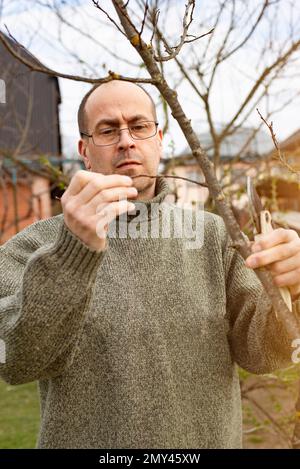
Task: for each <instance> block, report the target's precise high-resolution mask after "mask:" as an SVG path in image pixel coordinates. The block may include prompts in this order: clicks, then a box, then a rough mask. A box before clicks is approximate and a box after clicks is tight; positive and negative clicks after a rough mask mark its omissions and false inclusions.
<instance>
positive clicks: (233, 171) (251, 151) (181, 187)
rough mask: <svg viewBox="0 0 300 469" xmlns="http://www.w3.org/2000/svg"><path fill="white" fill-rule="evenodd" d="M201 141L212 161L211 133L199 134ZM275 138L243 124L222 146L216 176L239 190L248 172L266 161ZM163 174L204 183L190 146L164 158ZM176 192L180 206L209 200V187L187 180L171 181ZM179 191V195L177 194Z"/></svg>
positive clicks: (225, 139)
mask: <svg viewBox="0 0 300 469" xmlns="http://www.w3.org/2000/svg"><path fill="white" fill-rule="evenodd" d="M199 140H200V143H201V146H202V148H203V149H204V150H205V152H206V154H207V156H208V157H209V158H210V160H211V161H212V160H213V156H214V147H213V144H212V138H211V135H210V134H209V133H200V134H199ZM271 146H272V141H271V139H270V138H268V135H267V134H266V133H265V132H263V131H259V132H256V131H255V130H254V129H252V128H244V127H240V128H237V129H235V131H234V132H233V133H232V134H230V135H228V136H227V137H226V138H224V140H223V141H222V143H221V145H220V156H221V163H222V164H221V165H220V166H219V168H218V171H217V177H218V179H219V180H220V179H221V178H222V184H223V185H224V186H228V187H230V188H231V189H232V191H237V190H238V188H239V187H240V185H241V184H245V173H246V172H249V173H250V174H251V173H253V168H255V167H256V166H257V165H259V164H260V163H261V162H262V161H263V157H264V155H265V154H268V153H269V152H270V149H271ZM162 163H163V173H164V174H169V175H177V176H181V177H186V178H188V179H191V180H193V181H196V182H204V180H205V178H204V175H203V173H202V170H201V168H200V166H199V164H198V162H197V161H196V159H195V158H194V157H193V155H192V154H191V152H190V150H189V149H186V150H185V151H183V152H182V153H181V154H180V155H177V156H175V157H174V158H170V159H164V160H163V161H162ZM170 185H171V186H172V188H173V191H174V201H176V202H177V203H178V204H180V205H186V206H193V204H195V203H196V202H200V203H202V204H205V203H207V202H208V196H209V193H208V189H206V188H203V187H200V186H197V185H195V184H193V183H190V182H188V181H184V180H174V182H173V183H170ZM175 194H176V195H175Z"/></svg>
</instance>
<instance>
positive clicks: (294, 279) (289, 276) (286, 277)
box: [273, 269, 300, 287]
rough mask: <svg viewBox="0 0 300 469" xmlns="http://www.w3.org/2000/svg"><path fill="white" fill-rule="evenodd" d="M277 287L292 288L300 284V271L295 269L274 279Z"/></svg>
mask: <svg viewBox="0 0 300 469" xmlns="http://www.w3.org/2000/svg"><path fill="white" fill-rule="evenodd" d="M273 281H274V283H275V285H276V286H277V287H292V286H293V285H298V286H299V284H300V269H295V270H292V271H290V272H286V273H284V274H281V275H277V276H276V277H274V278H273Z"/></svg>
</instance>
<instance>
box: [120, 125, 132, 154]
mask: <svg viewBox="0 0 300 469" xmlns="http://www.w3.org/2000/svg"><path fill="white" fill-rule="evenodd" d="M120 130H121V132H120V137H119V138H120V139H119V143H118V148H119V149H120V150H124V148H133V147H135V141H134V139H133V138H132V137H131V135H130V132H129V129H126V128H125V129H120Z"/></svg>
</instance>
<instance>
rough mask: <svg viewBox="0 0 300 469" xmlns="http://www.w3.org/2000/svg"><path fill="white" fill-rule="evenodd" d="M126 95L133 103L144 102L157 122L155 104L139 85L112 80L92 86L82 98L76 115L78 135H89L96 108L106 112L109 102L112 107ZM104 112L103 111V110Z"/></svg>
mask: <svg viewBox="0 0 300 469" xmlns="http://www.w3.org/2000/svg"><path fill="white" fill-rule="evenodd" d="M124 94H125V95H126V96H128V98H129V99H130V97H131V98H132V100H133V101H144V102H145V103H144V104H145V105H146V107H147V106H148V107H149V110H150V116H151V119H152V118H153V119H154V120H155V121H157V115H156V108H155V103H154V101H153V99H152V97H151V95H150V94H149V93H148V92H147V91H146V90H145V89H144V88H143V87H142V86H141V85H139V84H136V83H131V82H127V81H122V80H112V81H109V82H107V83H100V84H99V85H98V84H97V85H95V86H93V87H92V88H91V89H90V90H89V91H88V92H87V93H86V95H85V96H84V97H83V99H82V101H81V103H80V106H79V109H78V114H77V119H78V128H79V133H80V134H81V133H82V132H85V133H90V132H92V130H93V129H91V127H90V115H91V113H92V114H94V113H95V110H96V108H97V110H98V112H101V111H102V109H103V106H104V107H105V110H106V111H107V108H108V107H109V103H110V101H111V104H112V106H113V105H116V104H117V100H118V97H119V96H120V95H124ZM103 111H104V109H103Z"/></svg>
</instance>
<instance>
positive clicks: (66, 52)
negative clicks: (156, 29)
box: [0, 0, 300, 156]
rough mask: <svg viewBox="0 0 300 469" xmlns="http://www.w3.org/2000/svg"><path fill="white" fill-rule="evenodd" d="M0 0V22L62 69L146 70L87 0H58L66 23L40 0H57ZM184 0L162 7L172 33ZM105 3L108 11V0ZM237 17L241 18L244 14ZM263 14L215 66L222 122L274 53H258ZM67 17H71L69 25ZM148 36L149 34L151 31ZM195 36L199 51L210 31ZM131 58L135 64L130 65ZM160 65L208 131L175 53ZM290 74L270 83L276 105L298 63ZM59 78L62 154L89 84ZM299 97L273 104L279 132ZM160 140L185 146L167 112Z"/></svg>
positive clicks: (289, 123) (73, 145) (286, 130)
mask: <svg viewBox="0 0 300 469" xmlns="http://www.w3.org/2000/svg"><path fill="white" fill-rule="evenodd" d="M3 1H4V10H3V12H2V18H1V21H0V28H1V30H3V31H5V25H6V26H7V27H8V29H9V31H10V33H11V34H12V35H13V36H14V37H16V39H17V40H18V41H19V42H20V43H22V44H23V45H24V46H26V47H27V48H28V49H29V50H30V51H31V52H32V53H33V54H34V55H35V56H36V57H38V58H39V59H40V60H41V61H42V62H43V63H45V64H46V65H47V66H49V67H52V68H54V69H55V70H57V71H61V72H65V73H70V74H79V75H85V76H87V75H88V76H92V77H99V76H104V75H106V74H107V70H113V71H115V72H117V73H121V74H123V75H129V76H140V77H141V76H144V77H145V76H148V75H147V73H146V71H145V69H144V68H143V67H141V66H140V65H141V59H140V58H139V56H138V55H137V53H136V51H135V50H134V49H133V48H132V47H131V46H130V44H128V43H127V42H126V40H125V39H124V37H123V36H122V35H121V33H119V32H118V31H116V29H115V28H114V27H113V26H112V25H111V24H108V22H107V19H106V18H105V16H104V15H103V14H100V12H99V11H98V10H97V9H96V8H95V7H94V6H93V5H92V2H91V1H90V0H83V1H81V0H65V1H64V2H58V3H60V4H62V7H63V8H62V9H61V13H62V18H63V21H64V23H62V22H61V21H60V20H59V19H58V18H57V16H56V15H55V14H54V13H53V11H51V10H50V9H49V8H45V7H44V6H43V7H42V6H41V5H40V2H41V3H43V4H45V3H47V2H48V1H49V2H51V3H53V1H54V3H55V0H40V1H33V0H23V1H22V0H21V1H19V2H15V1H14V0H9V1H8V0H3ZM132 1H133V0H131V2H132ZM207 1H208V0H199V1H198V2H197V8H196V11H195V14H194V17H195V20H194V23H193V24H194V26H193V30H192V32H193V33H194V34H197V35H198V34H199V30H200V33H203V32H206V31H207V29H205V27H207V28H208V27H210V26H211V23H212V21H210V17H209V16H207V15H208V14H206V12H207V11H208V9H206V6H207ZM56 3H57V2H56ZM100 3H101V2H100ZM166 3H168V2H167V1H164V4H166ZM185 3H186V2H185V1H182V0H178V1H170V2H169V9H168V11H167V13H164V11H163V9H162V12H161V16H160V23H159V24H160V25H161V27H162V28H165V29H166V30H167V34H168V36H169V37H170V38H172V37H173V36H174V35H175V37H177V38H178V37H179V35H180V31H181V29H180V23H179V22H178V18H179V13H182V11H183V7H184V4H185ZM237 3H240V4H241V5H242V4H243V3H244V4H248V5H249V4H252V5H253V6H255V4H256V3H258V0H250V1H249V2H242V1H241V0H240V2H237ZM281 3H282V9H281V10H280V15H279V16H280V18H279V20H278V27H277V31H275V32H274V38H273V44H275V46H274V47H275V48H276V46H277V42H278V44H279V42H280V41H279V40H280V35H281V36H282V38H283V36H285V35H286V34H287V28H288V26H289V24H290V22H291V19H290V18H288V17H287V18H285V17H284V14H285V12H286V11H287V6H288V4H289V3H290V0H281ZM102 4H103V5H105V6H106V7H107V8H108V11H109V12H110V13H111V14H112V15H113V11H112V9H111V6H110V2H109V0H105V2H102ZM298 5H299V3H298ZM241 11H242V10H241ZM203 12H204V13H203ZM228 14H230V11H228V12H225V16H224V19H223V21H224V28H225V20H226V15H228ZM297 14H298V12H297ZM205 15H206V17H205ZM295 15H296V13H295ZM270 18H271V17H270ZM239 20H240V21H241V26H242V21H243V15H242V14H241V15H240V17H239ZM267 20H268V18H267ZM267 20H266V24H265V25H264V26H263V27H262V29H261V31H260V34H258V35H257V37H256V38H255V40H254V41H251V43H250V44H247V46H246V47H245V48H243V49H242V50H241V51H240V52H239V53H238V54H237V55H236V56H234V58H233V59H232V60H231V59H229V60H228V62H224V65H222V66H221V67H220V73H218V74H217V75H216V79H215V84H214V88H213V94H212V96H211V107H212V114H213V120H214V121H215V122H216V123H218V126H219V127H221V126H222V124H223V123H224V122H226V121H228V120H229V119H230V117H232V115H233V114H234V112H235V109H236V108H237V106H238V103H239V102H240V100H241V97H242V96H245V95H246V94H247V92H248V90H249V86H250V83H251V80H252V78H253V77H254V76H256V74H258V73H259V72H260V71H261V70H262V68H263V67H265V66H266V65H268V61H269V60H270V61H271V54H269V55H268V53H266V54H265V55H264V57H263V60H262V61H261V62H260V61H259V51H260V48H261V46H262V44H264V40H265V38H264V34H265V32H266V29H267V27H268V25H267ZM280 21H281V23H280ZM204 23H205V24H204ZM68 25H71V27H70V26H68ZM166 25H167V28H166ZM222 26H223V25H222V22H221V24H220V25H219V30H220V33H219V36H218V37H217V39H216V41H215V47H217V45H218V42H219V43H220V41H222V34H221V33H222ZM246 27H247V25H245V26H244V28H246ZM75 28H80V29H81V30H82V33H81V34H79V32H78V31H76V30H75ZM278 30H279V32H278ZM297 33H298V32H297V31H296V34H297ZM89 37H91V38H92V39H93V41H91V40H90V39H89ZM145 37H146V38H148V39H149V35H148V36H147V35H146V36H145ZM298 37H300V35H299V36H298ZM200 41H203V43H201V44H200V45H198V44H199V43H194V44H195V47H194V50H195V52H194V54H196V56H197V54H198V50H199V56H200V50H202V49H201V48H202V47H204V46H205V44H206V43H207V41H208V39H207V38H203V39H201V40H200ZM276 41H277V42H276ZM107 48H109V49H110V51H111V53H112V55H111V54H109V53H108V52H107V50H106V49H107ZM198 48H199V49H198ZM180 57H181V60H182V61H183V62H184V63H186V62H188V61H190V60H192V54H191V53H190V52H189V49H188V46H184V47H183V49H182V52H181V56H180ZM78 58H79V60H78ZM131 64H135V66H133V65H131ZM164 66H165V70H166V73H167V74H168V75H167V76H168V77H169V79H170V83H171V85H172V86H174V85H178V96H179V100H180V102H181V104H182V106H183V109H184V111H185V112H186V114H187V115H188V116H189V118H191V120H192V124H193V125H194V126H195V129H196V130H197V131H198V132H205V131H206V130H207V123H206V119H205V114H204V111H203V109H202V107H201V105H200V103H199V99H198V97H197V96H196V95H195V93H192V92H191V89H190V87H189V86H188V85H187V83H186V82H185V81H180V77H179V74H178V69H177V68H176V65H175V64H174V62H173V61H172V62H171V61H169V62H166V63H165V64H164ZM290 75H291V76H290V78H289V79H287V78H285V79H284V80H285V81H284V80H283V79H282V80H281V81H279V83H278V87H277V88H276V87H275V88H274V90H273V97H271V98H270V100H273V101H272V102H273V104H272V105H273V106H274V103H275V107H277V108H278V109H280V105H281V103H282V102H284V101H285V100H287V99H288V98H289V96H291V95H292V90H297V87H299V82H300V80H299V79H298V74H297V68H296V65H295V67H294V69H293V70H291V72H290ZM59 85H60V90H61V96H62V104H61V106H60V123H61V131H62V135H63V142H64V151H65V154H66V155H67V156H73V155H76V154H77V140H78V131H77V127H76V112H77V108H78V105H79V103H80V101H81V99H82V97H83V95H84V94H85V92H86V91H88V89H89V87H90V85H88V84H84V83H80V82H74V81H70V80H64V79H59ZM148 89H149V88H148ZM276 93H277V94H276ZM151 94H152V95H153V97H154V99H155V101H156V102H159V97H158V93H157V90H155V89H153V87H151ZM299 104H300V100H299V97H298V98H297V99H294V100H293V101H292V102H291V103H290V104H289V106H288V107H287V108H285V109H283V110H282V111H278V112H277V113H276V114H275V115H274V116H273V125H274V129H275V131H276V134H277V137H278V138H279V139H281V140H282V139H284V138H286V137H287V136H288V135H290V134H291V133H292V132H293V131H295V130H297V129H298V128H299V127H300V122H299V118H298V114H299ZM260 106H261V107H260V110H261V111H262V112H264V111H265V109H266V103H262V104H261V105H260ZM158 115H159V120H160V121H163V113H162V109H161V107H160V108H159V111H158ZM259 122H260V121H259V117H258V115H257V113H256V111H255V109H254V110H253V111H252V112H251V114H250V115H249V119H248V121H247V123H246V124H247V125H248V126H256V125H258V123H259ZM164 147H165V153H166V154H171V153H172V151H174V147H175V154H178V153H180V152H182V151H183V150H184V149H185V148H186V142H185V139H184V137H183V135H182V133H181V130H180V129H179V127H178V124H177V123H176V122H175V121H174V119H173V118H172V117H170V131H169V133H168V134H167V135H166V136H165V143H164Z"/></svg>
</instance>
